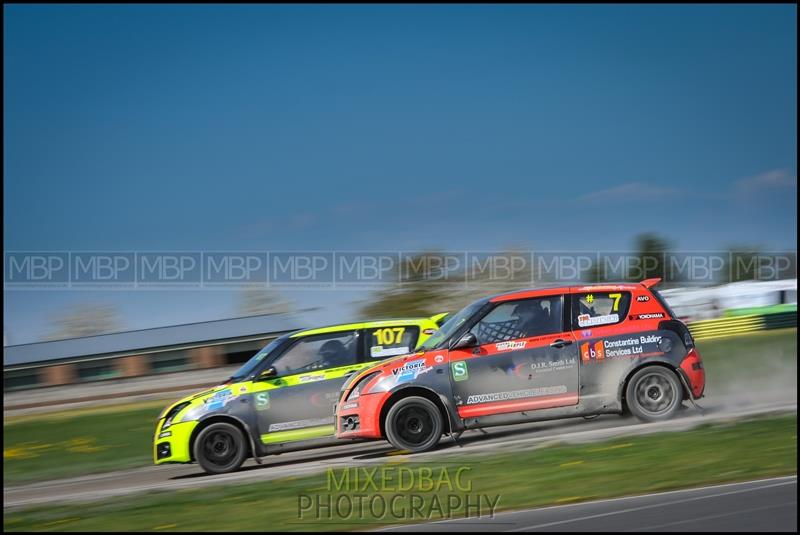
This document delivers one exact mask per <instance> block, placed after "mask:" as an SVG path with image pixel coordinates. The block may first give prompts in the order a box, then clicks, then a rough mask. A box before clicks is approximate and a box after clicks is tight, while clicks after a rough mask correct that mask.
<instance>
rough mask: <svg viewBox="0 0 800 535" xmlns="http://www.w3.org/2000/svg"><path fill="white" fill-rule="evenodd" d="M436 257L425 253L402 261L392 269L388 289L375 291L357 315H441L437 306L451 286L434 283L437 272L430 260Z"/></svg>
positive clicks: (376, 316)
mask: <svg viewBox="0 0 800 535" xmlns="http://www.w3.org/2000/svg"><path fill="white" fill-rule="evenodd" d="M440 257H441V255H440V254H438V253H435V252H428V253H422V254H420V255H417V256H414V257H406V258H404V259H403V261H402V262H401V263H400V264H398V266H397V267H396V268H395V270H394V273H393V279H394V283H393V285H392V287H390V288H387V289H385V290H379V291H377V292H375V293H374V294H373V297H372V298H371V299H370V300H369V301H367V302H366V303H365V304H364V305H363V306H362V307H361V313H362V314H363V315H364V316H365V317H368V318H388V317H398V316H432V315H433V314H436V313H437V312H445V310H442V309H441V307H442V305H443V304H444V303H445V301H446V300H447V293H448V287H450V288H452V286H454V285H451V284H448V283H446V282H437V279H440V278H441V272H440V271H439V270H438V268H437V267H435V266H436V265H437V263H436V262H435V261H434V260H435V259H438V258H440Z"/></svg>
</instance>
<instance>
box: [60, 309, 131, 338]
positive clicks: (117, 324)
mask: <svg viewBox="0 0 800 535" xmlns="http://www.w3.org/2000/svg"><path fill="white" fill-rule="evenodd" d="M52 323H53V330H52V331H51V332H49V333H48V334H46V335H45V337H44V338H45V340H62V339H64V338H79V337H83V336H94V335H98V334H106V333H110V332H117V331H120V330H121V329H122V320H121V318H120V316H119V313H118V312H117V309H116V308H115V307H114V306H112V305H108V304H97V303H78V304H75V305H71V306H69V307H68V308H67V309H65V310H64V311H62V312H60V313H58V314H56V315H55V316H54V317H53V319H52Z"/></svg>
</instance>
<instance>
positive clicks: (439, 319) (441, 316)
mask: <svg viewBox="0 0 800 535" xmlns="http://www.w3.org/2000/svg"><path fill="white" fill-rule="evenodd" d="M449 315H450V313H449V312H442V313H441V314H436V315H435V316H431V321H432V322H434V323H435V324H436V325H438V326H439V327H441V326H442V323H444V320H445V319H447V316H449Z"/></svg>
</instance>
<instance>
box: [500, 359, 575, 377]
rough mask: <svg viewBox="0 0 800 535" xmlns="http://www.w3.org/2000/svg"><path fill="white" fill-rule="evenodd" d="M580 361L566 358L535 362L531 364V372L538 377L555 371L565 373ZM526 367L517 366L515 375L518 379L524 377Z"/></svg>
mask: <svg viewBox="0 0 800 535" xmlns="http://www.w3.org/2000/svg"><path fill="white" fill-rule="evenodd" d="M577 362H578V359H576V358H574V357H573V358H566V359H559V360H555V361H550V360H548V361H544V360H542V361H535V362H531V363H530V371H531V372H532V373H534V374H536V375H540V374H543V373H549V372H553V371H557V372H558V371H564V370H569V369H571V368H574V367H575V364H577ZM525 368H526V367H525V366H524V365H522V366H517V367H516V368H515V370H514V373H515V374H516V375H517V376H518V377H524V373H525Z"/></svg>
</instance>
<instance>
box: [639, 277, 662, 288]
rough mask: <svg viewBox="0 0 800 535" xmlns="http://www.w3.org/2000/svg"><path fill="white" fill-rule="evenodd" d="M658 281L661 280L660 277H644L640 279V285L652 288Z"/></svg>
mask: <svg viewBox="0 0 800 535" xmlns="http://www.w3.org/2000/svg"><path fill="white" fill-rule="evenodd" d="M659 282H661V277H656V278H654V279H645V280H643V281H642V286H644V287H645V288H652V287H653V286H655V285H656V284H658V283H659Z"/></svg>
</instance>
